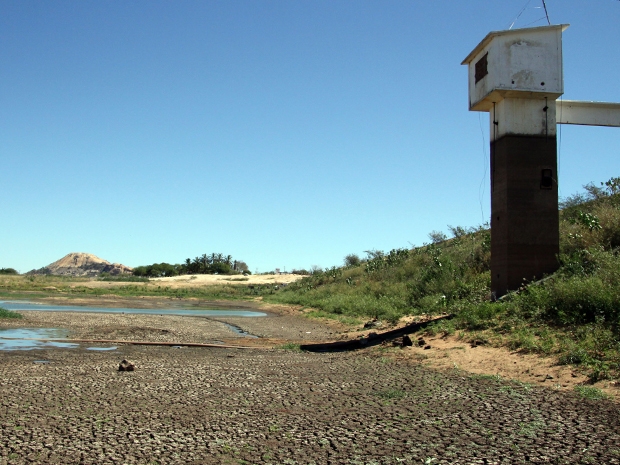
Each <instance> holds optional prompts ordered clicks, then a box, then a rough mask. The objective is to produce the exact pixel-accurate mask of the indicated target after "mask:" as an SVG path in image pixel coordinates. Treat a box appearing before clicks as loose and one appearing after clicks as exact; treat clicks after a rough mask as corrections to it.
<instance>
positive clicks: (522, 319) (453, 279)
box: [265, 178, 620, 381]
mask: <svg viewBox="0 0 620 465" xmlns="http://www.w3.org/2000/svg"><path fill="white" fill-rule="evenodd" d="M586 189H587V194H581V195H577V196H573V197H572V198H569V199H567V200H566V201H565V202H564V207H565V208H564V209H563V210H562V211H561V212H560V237H561V246H560V248H561V253H560V256H559V261H560V264H561V266H560V269H559V270H558V271H557V272H556V273H555V274H553V275H552V276H548V277H545V279H543V280H541V281H539V282H536V283H524V285H523V286H522V287H521V289H519V290H518V291H517V292H515V293H513V294H510V295H508V296H506V297H505V298H503V299H501V301H500V302H490V300H489V297H490V272H489V264H490V232H489V230H488V229H487V228H486V227H484V226H483V227H479V228H473V229H469V230H465V229H464V228H459V227H456V228H453V227H451V228H450V229H451V232H452V236H453V237H452V238H450V239H445V240H444V237H442V235H441V234H439V233H436V232H434V233H431V235H429V236H430V237H431V239H433V240H434V241H433V242H432V243H430V244H426V245H424V246H422V247H418V248H414V249H412V250H409V249H397V250H392V251H390V252H389V253H382V252H378V251H371V252H368V253H367V254H368V257H367V259H366V260H361V261H360V263H359V264H354V265H349V266H344V267H341V268H332V269H330V270H325V271H320V272H316V273H314V274H312V275H311V276H309V277H307V278H304V279H303V280H301V281H298V282H297V283H294V284H291V285H289V286H288V287H286V288H284V289H282V290H279V291H278V292H276V293H274V294H272V295H266V296H265V299H266V300H269V301H273V302H280V303H290V304H299V305H303V306H307V307H313V308H316V309H318V310H319V314H322V315H324V316H330V317H335V318H340V319H351V318H358V319H367V318H370V317H379V318H383V319H387V320H392V321H395V320H397V319H398V318H400V317H401V316H403V315H411V314H413V315H419V314H441V313H453V314H454V315H455V318H454V319H452V320H449V321H443V322H441V323H438V324H437V325H435V326H434V327H433V328H432V329H431V331H434V332H444V333H448V334H452V333H455V332H456V333H459V334H460V335H461V336H462V337H464V338H466V339H467V338H469V339H476V340H477V341H479V342H486V343H491V344H498V345H506V346H509V347H510V348H512V349H520V350H522V351H526V352H537V353H543V354H549V355H551V354H554V355H556V356H557V357H558V361H559V362H560V363H565V364H577V365H580V366H582V367H584V368H585V369H587V370H588V372H589V374H590V378H591V379H592V380H593V381H596V380H598V379H604V378H609V377H616V376H619V375H620V256H619V253H618V251H619V250H620V249H619V248H620V178H614V179H611V180H610V181H608V182H607V183H604V184H602V185H601V187H595V186H593V185H588V186H586ZM351 261H353V262H355V260H349V262H351Z"/></svg>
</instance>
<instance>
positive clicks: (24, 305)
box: [0, 300, 267, 317]
mask: <svg viewBox="0 0 620 465" xmlns="http://www.w3.org/2000/svg"><path fill="white" fill-rule="evenodd" d="M0 307H3V308H6V309H7V310H18V311H19V310H37V311H41V312H85V313H127V314H140V315H185V316H243V317H257V316H267V314H266V313H263V312H255V311H252V310H191V309H186V308H170V309H152V308H122V307H117V308H107V307H80V306H78V305H47V304H38V303H35V302H20V301H10V300H6V301H1V302H0Z"/></svg>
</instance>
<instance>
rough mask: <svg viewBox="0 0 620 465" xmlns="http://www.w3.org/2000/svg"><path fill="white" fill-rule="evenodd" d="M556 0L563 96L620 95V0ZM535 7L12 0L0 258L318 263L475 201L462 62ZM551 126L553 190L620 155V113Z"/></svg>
mask: <svg viewBox="0 0 620 465" xmlns="http://www.w3.org/2000/svg"><path fill="white" fill-rule="evenodd" d="M546 3H547V8H548V12H549V16H550V19H551V22H552V23H553V24H559V23H570V24H571V27H570V28H568V29H567V30H566V31H565V32H564V40H563V44H564V88H565V94H564V98H565V99H572V100H601V101H612V102H620V85H619V84H618V83H619V82H620V77H619V76H620V51H619V50H620V49H619V48H618V47H619V43H620V27H619V24H620V1H617V0H547V1H546ZM541 7H542V1H541V0H531V1H530V2H528V1H527V0H501V1H498V0H469V1H459V0H433V1H418V0H408V1H390V0H376V1H364V0H355V1H344V0H325V1H322V0H312V1H306V0H296V1H291V0H286V1H283V0H252V1H250V0H245V1H235V0H224V1H206V0H200V1H189V0H184V1H153V0H149V1H131V2H128V1H114V0H110V1H105V2H102V1H88V0H82V1H77V0H72V1H59V0H54V1H40V0H37V1H28V0H19V1H17V0H3V1H2V2H0V84H1V85H0V167H1V170H0V185H1V188H2V195H0V214H1V215H2V224H3V226H2V229H1V232H0V239H1V240H0V244H1V245H0V267H12V268H16V269H17V270H18V271H20V272H26V271H28V270H30V269H33V268H39V267H42V266H45V265H47V264H49V263H51V262H53V261H55V260H57V259H59V258H61V257H62V256H64V255H65V254H67V253H69V252H88V253H93V254H95V255H98V256H99V257H101V258H104V259H106V260H109V261H112V262H120V263H123V264H125V265H128V266H137V265H146V264H150V263H153V262H170V263H180V262H182V261H183V260H184V259H185V258H188V257H189V258H193V257H195V256H197V255H201V254H202V253H211V252H221V253H224V254H230V255H232V256H233V257H234V258H235V259H240V260H244V261H246V262H247V263H248V265H249V266H250V269H251V270H252V271H253V272H254V271H256V270H258V271H260V272H264V271H268V270H273V269H275V268H276V267H279V268H281V269H284V268H286V270H291V269H293V268H310V267H311V266H312V265H317V266H320V267H323V268H325V267H329V266H333V265H340V264H342V259H343V257H344V256H345V255H346V254H349V253H357V254H360V255H361V256H364V253H363V252H364V250H369V249H378V250H386V251H388V250H390V249H392V248H398V247H408V246H410V245H412V244H415V245H421V244H422V243H423V242H427V241H428V233H429V232H431V231H433V230H439V231H444V232H447V231H448V229H447V225H453V226H457V225H459V226H465V227H467V226H475V225H478V224H481V223H484V222H485V221H487V219H488V217H489V214H490V199H489V189H488V184H489V173H488V167H487V165H488V157H489V148H488V143H489V140H488V114H486V113H473V112H469V111H468V106H467V74H466V68H465V67H464V66H461V64H460V63H461V61H462V60H463V59H464V58H465V57H466V56H467V54H468V53H469V52H470V51H471V50H472V49H473V48H474V47H475V46H476V45H477V44H478V43H479V41H480V40H481V39H482V38H483V37H484V36H485V35H486V34H487V33H488V32H489V31H493V30H502V29H507V28H509V27H510V25H511V24H512V23H513V21H515V19H516V21H515V22H514V26H513V27H514V28H520V27H533V26H543V25H546V24H547V21H546V19H545V14H544V11H543V9H542V8H541ZM520 13H521V15H520V16H519V14H520ZM517 17H518V18H517ZM560 139H561V145H560V153H559V157H560V173H559V182H560V193H561V195H562V196H568V195H570V194H574V193H575V192H578V191H580V190H581V186H582V185H583V184H586V183H588V182H590V181H594V182H597V183H598V182H600V181H605V180H607V179H609V178H610V177H612V176H619V175H620V156H619V154H618V147H619V146H620V128H592V127H576V126H562V127H561V135H560Z"/></svg>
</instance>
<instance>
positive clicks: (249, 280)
mask: <svg viewBox="0 0 620 465" xmlns="http://www.w3.org/2000/svg"><path fill="white" fill-rule="evenodd" d="M303 277H304V276H302V275H298V274H259V275H248V276H239V275H233V276H228V275H212V274H197V275H191V276H173V277H170V278H154V279H151V281H152V282H156V283H162V284H165V285H166V286H170V287H172V288H176V287H189V286H196V285H198V286H208V285H213V284H244V285H248V284H249V285H253V284H274V285H280V284H289V283H293V282H295V281H297V280H299V279H301V278H303Z"/></svg>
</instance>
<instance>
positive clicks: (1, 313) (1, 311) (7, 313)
mask: <svg viewBox="0 0 620 465" xmlns="http://www.w3.org/2000/svg"><path fill="white" fill-rule="evenodd" d="M0 318H23V316H22V314H21V313H17V312H13V311H11V310H7V309H6V308H2V307H0Z"/></svg>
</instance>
